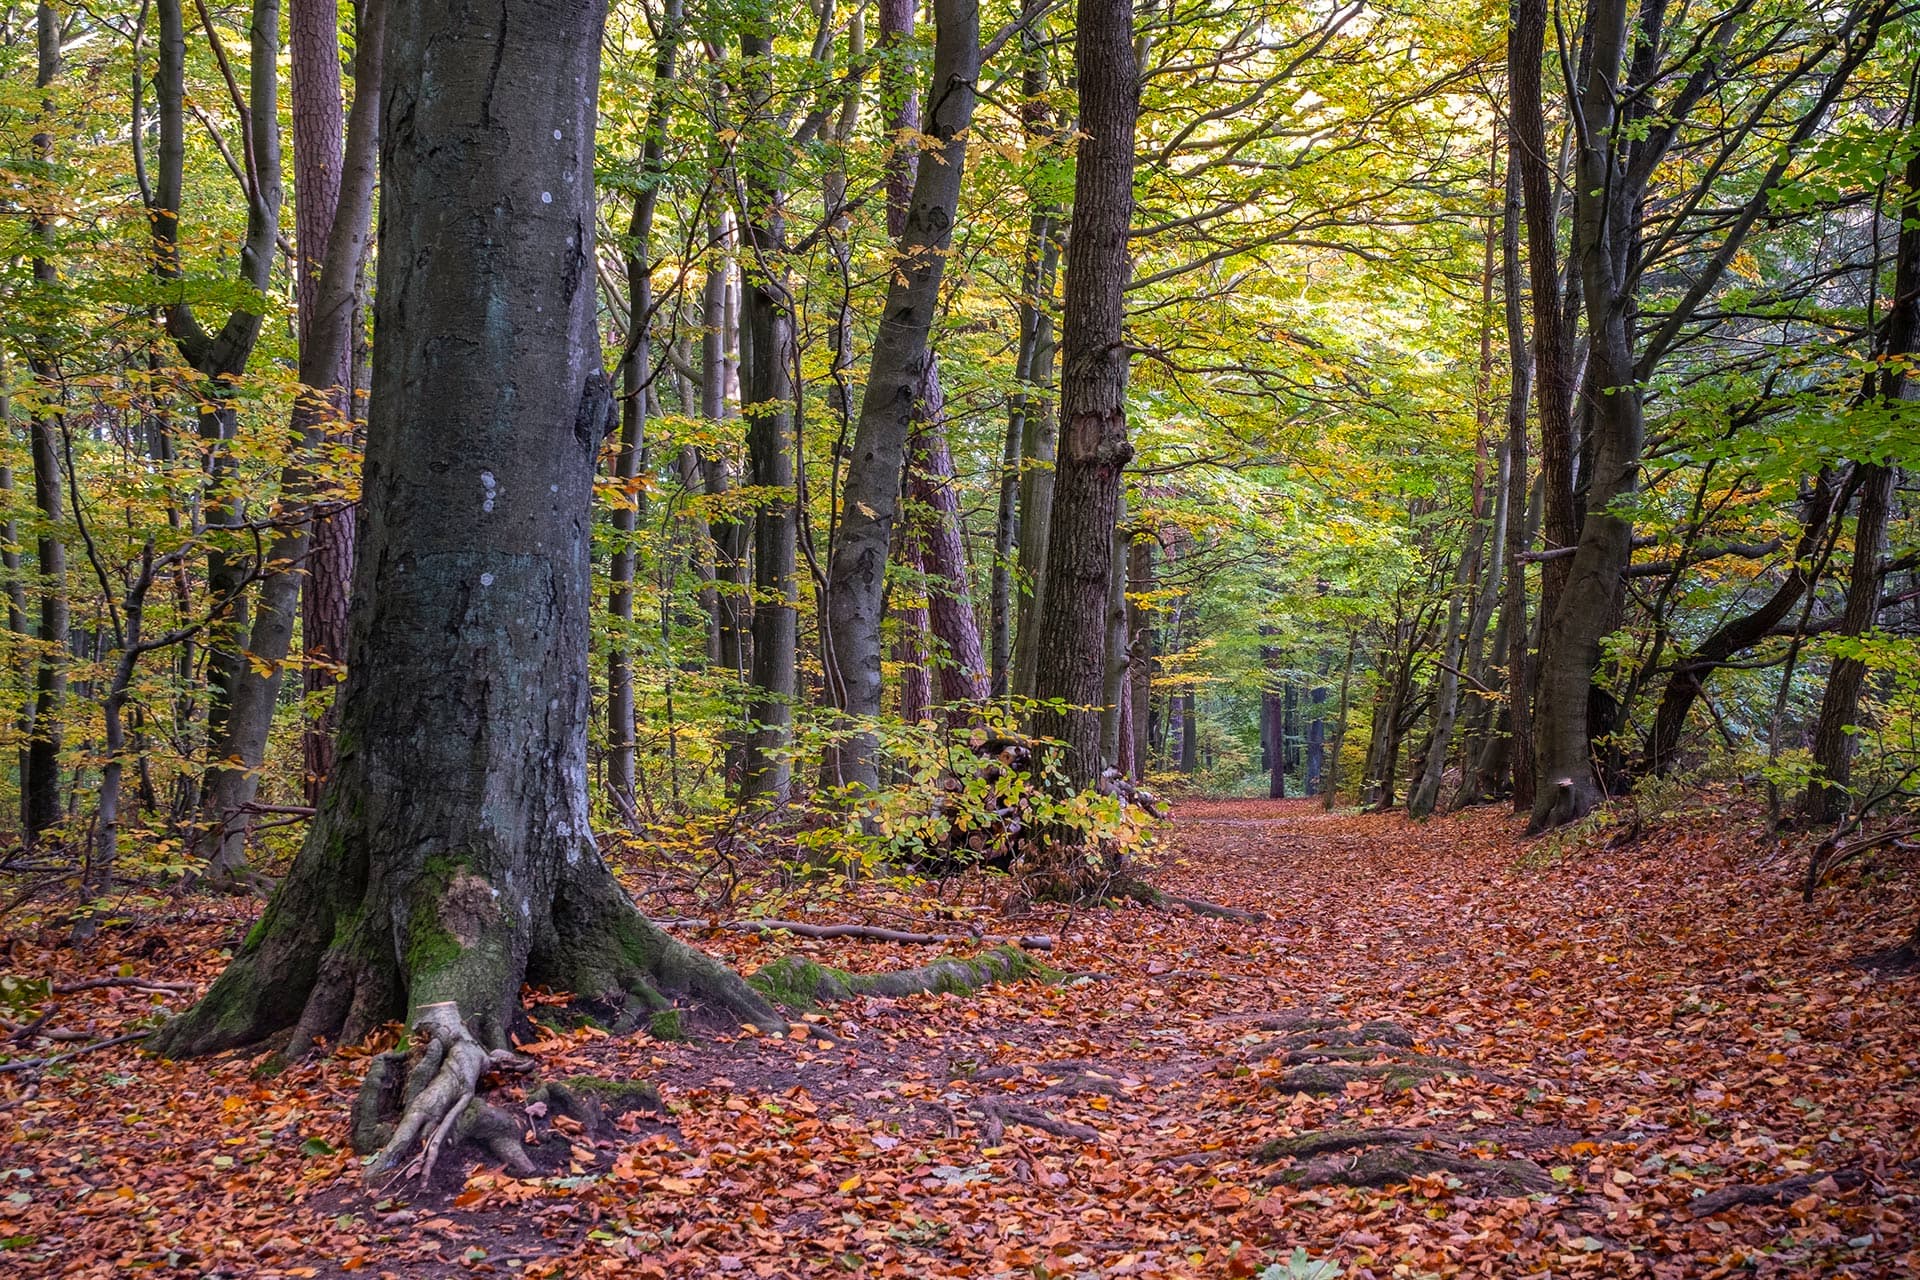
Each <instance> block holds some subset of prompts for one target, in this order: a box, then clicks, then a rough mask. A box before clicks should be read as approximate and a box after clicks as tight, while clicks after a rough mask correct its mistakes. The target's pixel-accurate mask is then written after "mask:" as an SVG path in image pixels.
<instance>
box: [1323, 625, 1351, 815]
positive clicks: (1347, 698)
mask: <svg viewBox="0 0 1920 1280" xmlns="http://www.w3.org/2000/svg"><path fill="white" fill-rule="evenodd" d="M1358 646H1359V634H1358V633H1357V632H1349V633H1348V634H1347V656H1346V659H1345V661H1343V662H1342V663H1341V664H1340V702H1339V705H1338V706H1337V707H1335V709H1334V716H1333V741H1332V742H1330V743H1328V744H1327V774H1326V781H1325V782H1324V783H1323V784H1322V789H1321V793H1320V795H1321V807H1322V808H1324V809H1326V810H1327V811H1328V812H1332V811H1333V806H1334V803H1335V802H1336V801H1338V800H1339V798H1340V756H1341V753H1342V752H1344V751H1345V750H1346V749H1347V720H1348V717H1349V716H1350V715H1351V714H1352V712H1353V701H1352V690H1353V655H1354V650H1355V649H1356V648H1358Z"/></svg>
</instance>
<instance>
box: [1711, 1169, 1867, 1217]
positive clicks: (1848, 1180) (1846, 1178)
mask: <svg viewBox="0 0 1920 1280" xmlns="http://www.w3.org/2000/svg"><path fill="white" fill-rule="evenodd" d="M1829 1178H1831V1179H1832V1180H1833V1184H1834V1186H1836V1187H1838V1188H1839V1189H1840V1190H1842V1191H1852V1190H1854V1189H1855V1188H1856V1187H1861V1186H1865V1185H1866V1182H1867V1175H1866V1173H1865V1171H1864V1170H1860V1169H1835V1170H1833V1171H1832V1172H1830V1173H1803V1174H1801V1175H1800V1176H1799V1177H1796V1178H1783V1179H1781V1180H1780V1181H1779V1182H1762V1183H1743V1184H1741V1185H1740V1186H1736V1187H1724V1188H1722V1189H1721V1190H1719V1191H1712V1192H1709V1193H1708V1194H1706V1195H1704V1196H1700V1197H1699V1198H1697V1199H1696V1200H1694V1201H1693V1203H1691V1204H1689V1205H1688V1206H1687V1212H1688V1213H1689V1214H1690V1215H1691V1216H1692V1217H1695V1218H1705V1217H1709V1216H1711V1215H1713V1214H1716V1213H1724V1212H1726V1211H1727V1210H1728V1209H1735V1208H1738V1207H1739V1206H1741V1205H1743V1204H1791V1203H1792V1202H1793V1201H1795V1200H1798V1199H1800V1198H1801V1197H1802V1196H1804V1195H1806V1194H1808V1193H1809V1192H1811V1191H1813V1190H1814V1189H1815V1188H1816V1187H1818V1186H1819V1185H1820V1184H1821V1183H1822V1182H1825V1181H1826V1180H1827V1179H1829Z"/></svg>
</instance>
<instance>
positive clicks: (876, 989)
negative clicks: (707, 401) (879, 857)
mask: <svg viewBox="0 0 1920 1280" xmlns="http://www.w3.org/2000/svg"><path fill="white" fill-rule="evenodd" d="M1042 972H1043V970H1042V969H1041V966H1040V965H1039V964H1038V963H1037V962H1036V961H1034V960H1033V959H1032V958H1030V957H1029V956H1028V955H1027V954H1026V952H1024V951H1022V950H1020V948H1018V947H1014V946H1001V947H995V948H993V949H992V950H991V951H983V952H981V953H980V954H979V955H977V956H975V957H974V958H972V959H971V960H962V959H959V958H957V957H954V956H942V957H940V958H939V959H938V960H935V961H933V962H932V963H931V964H925V965H921V966H920V967H919V968H916V969H899V970H895V971H893V972H890V973H871V974H864V973H848V972H847V971H846V970H844V969H834V968H829V967H828V966H826V965H823V964H817V963H815V962H814V961H812V960H808V959H806V958H805V957H802V956H785V957H782V958H781V959H779V960H775V961H774V962H773V963H772V964H769V965H766V966H763V967H762V968H761V969H760V971H759V972H757V973H755V974H754V975H753V976H752V977H751V978H749V979H747V981H748V983H749V985H751V986H752V987H753V988H754V989H755V990H756V991H758V992H760V994H762V995H763V996H765V997H766V998H767V999H769V1000H771V1001H772V1002H773V1003H775V1004H777V1005H780V1006H781V1007H783V1008H787V1009H793V1010H807V1009H811V1008H814V1007H815V1006H817V1005H821V1004H829V1003H832V1002H833V1001H836V1000H845V999H848V998H849V997H852V996H863V995H864V996H893V997H897V996H911V995H920V994H923V993H927V992H950V993H952V994H955V995H965V994H968V993H970V992H974V991H978V990H979V989H980V988H982V987H988V986H992V985H993V984H995V983H998V982H1018V981H1019V980H1020V979H1022V978H1028V977H1035V976H1039V975H1041V973H1042Z"/></svg>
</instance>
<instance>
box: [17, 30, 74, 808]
mask: <svg viewBox="0 0 1920 1280" xmlns="http://www.w3.org/2000/svg"><path fill="white" fill-rule="evenodd" d="M34 18H35V34H36V43H37V51H38V55H39V69H38V73H37V75H36V77H35V80H34V85H35V87H36V88H38V89H39V90H40V91H41V92H42V94H43V95H44V96H43V97H42V100H41V110H42V112H43V113H44V114H45V115H47V116H51V115H52V113H53V105H54V104H53V99H52V94H51V89H52V87H53V83H54V80H55V79H56V78H57V77H58V76H59V74H60V20H59V17H58V15H57V14H56V13H55V12H54V8H53V5H52V4H51V3H49V2H48V0H40V4H39V5H38V7H37V8H36V10H35V14H34ZM47 124H48V126H49V127H48V128H43V129H42V130H40V131H39V132H38V133H36V134H34V136H33V140H32V146H33V151H34V156H35V158H36V159H37V160H39V162H40V163H41V164H42V165H49V164H51V163H52V161H53V134H52V132H51V121H50V120H49V121H47ZM29 223H30V225H29V227H28V234H29V236H30V237H31V240H32V241H33V242H34V245H35V247H36V248H42V247H44V248H45V249H46V250H48V252H42V253H36V254H35V255H34V256H33V281H34V287H35V288H36V289H40V290H46V291H51V290H55V289H58V288H59V287H60V273H59V270H58V268H57V267H55V265H54V261H53V257H52V255H51V252H50V251H51V249H52V246H53V234H54V232H53V221H52V219H51V218H50V217H47V216H44V215H42V214H39V213H35V214H33V215H32V216H31V217H30V219H29ZM27 368H28V371H29V372H30V373H32V375H33V378H34V381H35V382H36V383H37V384H38V385H39V388H40V400H41V401H42V403H41V404H40V405H39V406H38V407H37V408H36V409H35V411H34V413H33V414H32V415H31V416H30V417H29V419H28V422H27V440H28V451H29V453H30V455H31V458H32V462H33V504H34V506H36V507H38V508H39V510H40V534H39V537H38V538H37V539H36V540H35V545H34V556H35V569H36V570H37V574H38V578H39V590H38V595H39V603H38V609H39V622H38V639H39V642H40V646H39V647H40V652H39V655H38V656H37V657H36V658H35V660H34V667H33V712H32V715H33V733H32V736H31V737H30V738H28V739H27V751H26V771H25V777H24V778H23V779H22V781H21V793H20V801H21V809H22V811H23V818H24V822H23V828H24V830H23V834H24V835H25V837H26V842H27V844H28V845H32V844H33V842H34V840H35V838H36V837H37V836H39V835H40V833H41V832H43V831H45V830H47V828H49V827H51V826H52V825H53V824H54V823H56V822H58V821H60V816H61V808H60V747H61V737H62V730H63V728H64V721H65V716H66V712H65V703H66V696H67V663H66V655H67V650H68V646H69V636H68V606H67V546H66V542H65V541H64V540H63V539H62V536H61V532H62V526H63V524H64V522H65V508H66V499H65V496H64V495H63V493H62V492H61V489H62V480H61V474H62V473H61V468H60V448H59V440H60V437H61V434H62V432H63V431H64V430H65V427H64V407H63V406H64V403H65V399H66V396H65V391H64V389H63V385H62V379H61V378H60V374H59V370H58V368H57V367H56V366H55V364H54V361H53V355H52V353H51V352H50V351H46V350H40V349H36V350H34V351H33V352H32V353H30V354H29V355H28V357H27Z"/></svg>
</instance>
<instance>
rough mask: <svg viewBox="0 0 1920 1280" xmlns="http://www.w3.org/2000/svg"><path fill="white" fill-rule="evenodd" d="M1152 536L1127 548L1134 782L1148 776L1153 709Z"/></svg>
mask: <svg viewBox="0 0 1920 1280" xmlns="http://www.w3.org/2000/svg"><path fill="white" fill-rule="evenodd" d="M1153 546H1154V542H1153V539H1152V538H1151V537H1145V536H1142V537H1137V538H1135V539H1134V540H1133V545H1132V546H1130V547H1129V548H1128V549H1127V592H1128V598H1127V636H1128V644H1127V710H1128V713H1129V715H1130V717H1131V718H1130V720H1129V722H1128V723H1129V727H1130V728H1131V729H1132V730H1133V734H1132V764H1133V770H1132V773H1131V774H1130V775H1129V776H1131V777H1132V778H1133V780H1134V781H1135V782H1140V781H1143V780H1144V779H1145V778H1146V775H1147V755H1148V751H1149V746H1148V740H1149V737H1150V733H1149V729H1150V723H1151V721H1152V714H1151V708H1152V706H1153V627H1152V625H1151V623H1150V620H1149V619H1150V616H1151V615H1150V614H1149V613H1148V611H1147V607H1146V605H1145V603H1144V601H1145V600H1146V598H1147V596H1148V594H1149V593H1151V592H1152V590H1153Z"/></svg>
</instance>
